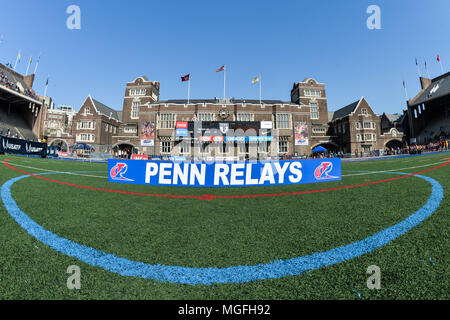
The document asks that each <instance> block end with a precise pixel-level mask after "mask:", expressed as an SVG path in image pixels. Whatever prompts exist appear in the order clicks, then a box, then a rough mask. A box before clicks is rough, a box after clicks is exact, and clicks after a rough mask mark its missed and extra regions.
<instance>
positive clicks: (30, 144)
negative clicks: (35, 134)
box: [0, 136, 47, 157]
mask: <svg viewBox="0 0 450 320" xmlns="http://www.w3.org/2000/svg"><path fill="white" fill-rule="evenodd" d="M0 152H4V153H14V154H23V155H35V156H41V157H45V156H46V154H47V144H46V143H41V142H35V141H28V140H22V139H16V138H11V137H5V136H0Z"/></svg>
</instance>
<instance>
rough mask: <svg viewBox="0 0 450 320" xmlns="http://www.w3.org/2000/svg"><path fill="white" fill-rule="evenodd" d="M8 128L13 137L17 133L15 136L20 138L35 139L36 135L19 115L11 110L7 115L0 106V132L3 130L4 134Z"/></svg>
mask: <svg viewBox="0 0 450 320" xmlns="http://www.w3.org/2000/svg"><path fill="white" fill-rule="evenodd" d="M8 129H9V130H10V132H11V136H13V137H15V136H16V134H17V137H18V138H20V139H24V140H31V141H37V137H36V135H35V134H34V133H33V131H32V130H31V129H30V127H29V125H28V124H27V123H26V121H25V119H23V117H22V116H21V115H19V114H16V113H14V112H12V113H11V114H10V115H9V116H8V114H7V113H6V112H5V110H3V109H2V108H0V132H3V134H4V135H5V134H6V133H7V132H8Z"/></svg>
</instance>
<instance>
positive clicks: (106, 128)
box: [105, 124, 108, 132]
mask: <svg viewBox="0 0 450 320" xmlns="http://www.w3.org/2000/svg"><path fill="white" fill-rule="evenodd" d="M105 132H108V124H106V125H105Z"/></svg>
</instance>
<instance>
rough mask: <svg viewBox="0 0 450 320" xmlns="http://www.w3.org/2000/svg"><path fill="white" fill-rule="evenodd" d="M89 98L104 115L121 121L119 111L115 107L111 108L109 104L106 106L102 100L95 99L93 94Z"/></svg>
mask: <svg viewBox="0 0 450 320" xmlns="http://www.w3.org/2000/svg"><path fill="white" fill-rule="evenodd" d="M88 98H90V99H91V101H92V104H93V105H94V108H95V109H96V110H97V111H98V112H99V113H100V114H101V115H104V116H105V117H111V118H113V119H116V120H118V121H120V119H119V115H118V114H117V111H116V110H114V109H111V108H110V107H108V106H105V105H104V104H103V103H101V102H100V101H97V100H95V99H94V98H92V97H91V95H89V96H88Z"/></svg>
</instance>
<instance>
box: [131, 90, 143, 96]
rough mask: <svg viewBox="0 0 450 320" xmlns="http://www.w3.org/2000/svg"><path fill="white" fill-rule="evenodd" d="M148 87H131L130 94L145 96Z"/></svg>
mask: <svg viewBox="0 0 450 320" xmlns="http://www.w3.org/2000/svg"><path fill="white" fill-rule="evenodd" d="M146 93H147V89H131V90H130V96H145V94H146Z"/></svg>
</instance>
